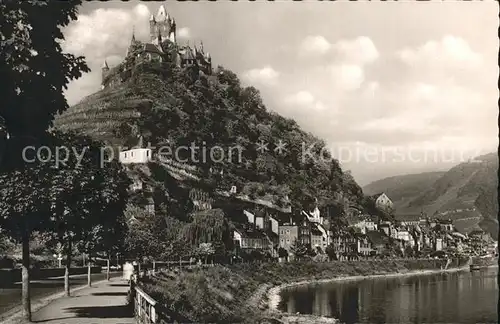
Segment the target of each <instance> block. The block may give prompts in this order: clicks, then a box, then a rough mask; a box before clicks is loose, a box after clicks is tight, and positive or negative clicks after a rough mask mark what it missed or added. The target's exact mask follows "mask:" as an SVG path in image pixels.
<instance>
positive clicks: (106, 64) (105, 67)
mask: <svg viewBox="0 0 500 324" xmlns="http://www.w3.org/2000/svg"><path fill="white" fill-rule="evenodd" d="M102 68H103V69H109V66H108V62H107V61H106V59H104V63H103V64H102Z"/></svg>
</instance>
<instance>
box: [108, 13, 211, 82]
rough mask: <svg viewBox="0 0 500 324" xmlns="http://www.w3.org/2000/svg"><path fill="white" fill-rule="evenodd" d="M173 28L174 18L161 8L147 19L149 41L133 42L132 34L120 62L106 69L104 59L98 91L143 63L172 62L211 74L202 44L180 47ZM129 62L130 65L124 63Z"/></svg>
mask: <svg viewBox="0 0 500 324" xmlns="http://www.w3.org/2000/svg"><path fill="white" fill-rule="evenodd" d="M176 33H177V26H176V23H175V19H174V18H172V17H171V16H170V14H169V13H168V12H167V11H166V10H165V6H163V5H161V6H160V8H159V9H158V12H157V14H156V16H155V15H151V17H150V19H149V35H150V40H149V42H147V43H143V42H141V41H138V40H136V38H135V34H134V32H132V39H131V41H130V45H129V47H128V49H127V53H126V56H125V60H124V62H122V63H121V64H119V65H118V66H116V67H114V68H111V69H110V68H109V66H108V63H107V62H106V60H104V64H103V66H102V83H101V85H102V89H104V88H107V87H112V86H114V85H116V84H118V83H121V82H123V81H124V80H125V79H126V78H127V76H129V75H130V74H131V73H132V72H131V67H132V66H136V65H139V64H141V63H143V62H160V63H162V62H168V61H170V62H174V63H175V64H176V65H177V66H178V67H181V68H185V67H193V68H196V69H198V71H199V72H200V73H203V74H205V75H211V74H212V72H213V71H212V58H211V57H210V53H208V52H206V53H205V51H204V49H203V43H200V45H199V46H196V45H194V46H193V47H190V46H189V44H186V45H183V46H180V45H178V44H177V39H176ZM126 63H131V64H126Z"/></svg>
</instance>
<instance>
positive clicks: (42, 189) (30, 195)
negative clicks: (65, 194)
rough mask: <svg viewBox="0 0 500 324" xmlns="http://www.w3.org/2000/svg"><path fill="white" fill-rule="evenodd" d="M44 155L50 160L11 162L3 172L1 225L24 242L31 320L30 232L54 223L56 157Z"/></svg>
mask: <svg viewBox="0 0 500 324" xmlns="http://www.w3.org/2000/svg"><path fill="white" fill-rule="evenodd" d="M40 156H41V158H43V159H47V161H49V162H47V163H41V162H39V161H35V162H34V163H33V164H32V165H27V166H24V167H22V166H17V167H11V166H9V167H8V171H7V172H3V173H1V174H0V183H1V184H2V187H1V188H0V223H1V224H0V225H1V226H0V227H2V228H3V229H4V230H5V231H6V233H8V235H9V236H10V237H11V238H13V239H15V240H16V241H17V242H20V243H21V244H22V303H23V315H24V317H25V319H26V320H28V321H31V302H30V286H29V280H30V279H29V272H30V270H29V269H30V250H29V247H30V236H31V233H32V232H34V231H37V230H41V231H44V230H45V229H46V228H47V227H50V225H49V224H50V217H49V215H50V203H49V199H48V198H47V197H49V196H50V184H51V181H50V176H51V175H52V174H53V170H52V168H51V167H50V165H51V163H50V162H52V163H55V159H54V158H50V156H47V154H46V153H41V154H40ZM9 158H10V156H9ZM4 162H5V160H4ZM4 170H5V169H4Z"/></svg>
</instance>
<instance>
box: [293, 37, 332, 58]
mask: <svg viewBox="0 0 500 324" xmlns="http://www.w3.org/2000/svg"><path fill="white" fill-rule="evenodd" d="M331 47H332V45H331V44H330V42H329V41H328V40H327V39H326V38H325V37H323V36H320V35H318V36H307V37H306V38H305V39H304V40H303V41H302V43H301V44H300V48H299V53H300V54H301V55H302V56H315V55H324V54H326V53H328V51H329V50H330V48H331Z"/></svg>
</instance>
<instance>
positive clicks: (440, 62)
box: [397, 35, 482, 68]
mask: <svg viewBox="0 0 500 324" xmlns="http://www.w3.org/2000/svg"><path fill="white" fill-rule="evenodd" d="M397 56H398V57H399V59H401V60H402V61H403V62H404V63H406V64H408V65H411V66H414V67H415V66H421V65H424V66H427V67H431V68H432V67H436V66H439V67H451V68H457V67H459V68H463V67H465V68H477V67H478V66H479V65H480V64H481V62H482V56H481V55H480V54H479V53H476V52H474V50H472V48H471V47H470V46H469V44H468V43H467V42H466V41H465V40H464V39H462V38H460V37H455V36H449V35H448V36H445V37H443V38H442V39H441V40H439V41H435V40H431V41H428V42H426V43H425V44H423V45H421V46H419V47H417V48H413V49H412V48H404V49H402V50H400V51H398V53H397Z"/></svg>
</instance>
